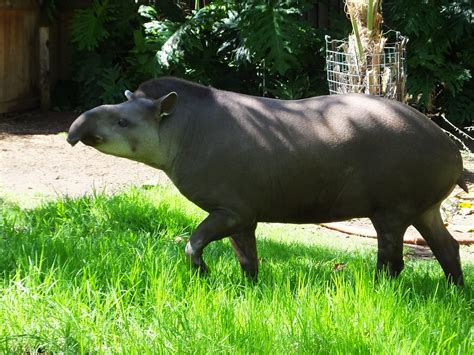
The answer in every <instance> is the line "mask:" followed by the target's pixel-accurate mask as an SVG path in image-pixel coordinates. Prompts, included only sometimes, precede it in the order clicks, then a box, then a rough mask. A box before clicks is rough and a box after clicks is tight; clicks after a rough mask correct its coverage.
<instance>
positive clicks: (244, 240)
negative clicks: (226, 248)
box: [230, 225, 258, 280]
mask: <svg viewBox="0 0 474 355" xmlns="http://www.w3.org/2000/svg"><path fill="white" fill-rule="evenodd" d="M255 228H256V225H255V226H253V227H251V228H249V229H248V230H245V231H243V232H241V233H238V234H234V235H232V236H231V238H230V241H231V243H232V246H233V247H234V250H235V253H236V254H237V258H238V259H239V262H240V266H241V267H242V270H243V271H244V272H245V274H246V275H247V276H248V277H249V278H250V279H254V280H256V279H257V275H258V257H257V241H256V239H255Z"/></svg>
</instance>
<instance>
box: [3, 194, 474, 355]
mask: <svg viewBox="0 0 474 355" xmlns="http://www.w3.org/2000/svg"><path fill="white" fill-rule="evenodd" d="M0 208H1V212H0V270H1V278H0V352H8V353H12V352H15V353H27V352H29V353H32V352H33V353H34V352H38V353H42V352H46V353H59V352H66V353H97V352H98V353H132V354H133V353H198V354H204V353H278V354H279V353H351V354H352V353H377V354H390V353H398V354H408V353H414V354H418V353H419V354H426V353H440V354H451V353H456V354H458V353H459V354H467V353H472V352H473V347H474V344H473V342H474V333H473V325H474V320H473V310H474V302H473V295H474V292H473V286H472V285H473V284H474V265H473V264H469V263H468V264H466V263H465V265H464V269H465V279H466V284H467V286H466V287H465V288H463V289H458V288H455V287H451V286H448V285H446V283H445V281H444V276H443V274H442V272H441V268H440V266H439V264H438V263H437V262H436V261H434V260H413V259H411V260H408V261H407V265H406V268H405V271H404V272H403V273H402V275H401V277H400V278H399V279H396V280H385V279H382V280H380V281H379V282H377V283H375V282H374V267H375V249H374V248H368V249H367V248H365V249H357V250H356V251H354V252H347V251H346V250H343V249H341V248H337V247H331V246H328V245H327V244H324V245H318V244H317V240H318V235H314V240H315V242H311V243H310V244H308V243H306V242H305V240H306V239H307V235H305V236H301V231H300V230H299V229H295V228H293V227H291V226H286V227H285V226H276V227H275V226H270V227H265V226H264V227H263V228H260V229H259V235H258V237H259V242H258V247H259V254H260V258H261V271H260V278H259V281H258V282H256V283H252V282H249V281H247V280H246V279H245V278H244V277H243V276H242V275H241V272H240V268H239V266H238V263H237V261H236V259H235V257H234V255H233V251H232V249H231V247H230V244H229V243H228V241H226V240H224V241H222V242H216V243H213V244H211V245H210V246H209V247H208V248H207V249H206V252H205V259H206V260H207V263H208V265H209V267H210V268H211V274H210V275H209V276H207V277H200V276H199V275H196V274H195V273H193V272H192V270H190V267H189V264H188V262H187V260H186V258H185V256H184V245H185V243H186V239H187V238H188V236H189V234H190V232H191V231H192V230H193V228H195V227H196V225H197V224H198V223H199V221H200V220H201V219H202V218H203V216H204V213H203V212H202V211H200V210H198V209H197V208H196V207H194V206H193V205H192V204H190V203H189V202H187V201H186V200H185V199H184V198H182V197H180V196H179V194H178V193H177V192H176V191H175V190H174V189H171V188H140V189H131V190H128V191H126V192H123V193H121V194H118V195H115V196H113V197H110V196H106V195H101V194H97V195H95V196H92V197H84V198H79V199H58V200H57V201H54V202H46V203H44V204H42V205H40V206H36V207H31V208H24V207H20V206H18V205H16V204H14V203H11V202H5V201H3V202H2V201H1V200H0ZM283 234H284V235H285V236H286V237H285V238H281V236H282V235H283Z"/></svg>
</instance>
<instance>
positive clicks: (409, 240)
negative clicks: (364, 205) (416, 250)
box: [321, 222, 474, 245]
mask: <svg viewBox="0 0 474 355" xmlns="http://www.w3.org/2000/svg"><path fill="white" fill-rule="evenodd" d="M321 226H322V227H325V228H327V229H331V230H335V231H337V232H341V233H345V234H349V235H358V236H361V237H366V238H375V239H376V238H377V233H376V232H375V230H373V229H371V228H364V227H355V226H349V225H347V224H344V223H338V222H335V223H323V224H321ZM453 237H454V239H456V240H457V241H458V243H459V244H463V245H470V244H474V238H469V237H463V236H453ZM403 243H405V244H413V245H426V241H425V240H424V239H423V238H421V237H405V238H403Z"/></svg>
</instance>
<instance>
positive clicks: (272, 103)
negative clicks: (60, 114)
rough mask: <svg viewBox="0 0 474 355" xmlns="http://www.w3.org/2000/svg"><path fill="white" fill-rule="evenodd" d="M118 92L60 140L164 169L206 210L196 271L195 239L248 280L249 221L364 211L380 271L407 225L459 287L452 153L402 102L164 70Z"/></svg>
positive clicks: (252, 244)
mask: <svg viewBox="0 0 474 355" xmlns="http://www.w3.org/2000/svg"><path fill="white" fill-rule="evenodd" d="M125 95H126V97H127V99H128V100H127V101H125V102H123V103H120V104H116V105H103V106H99V107H96V108H94V109H92V110H90V111H87V112H85V113H83V114H82V115H80V116H79V117H78V118H77V119H76V120H75V121H74V122H73V124H72V125H71V127H70V129H69V134H68V138H67V140H68V142H69V143H70V144H72V145H75V144H76V143H77V142H79V141H81V142H82V143H84V144H86V145H89V146H92V147H94V148H96V149H97V150H99V151H101V152H103V153H106V154H111V155H115V156H119V157H125V158H128V159H132V160H136V161H139V162H142V163H145V164H148V165H150V166H152V167H155V168H158V169H161V170H163V171H164V172H165V173H166V174H167V175H168V177H169V178H170V179H171V180H172V182H173V183H174V184H175V185H176V187H177V188H178V189H179V191H180V192H181V193H182V194H183V195H184V196H185V197H186V198H188V199H189V200H190V201H192V202H193V203H195V204H196V205H198V206H199V207H201V208H202V209H204V210H205V211H206V212H208V213H209V214H208V216H207V217H206V218H205V219H204V221H202V222H201V223H200V224H199V226H198V227H197V228H196V230H194V232H193V233H192V234H191V237H190V239H189V242H188V243H187V245H186V254H187V255H188V257H189V258H190V260H191V263H192V265H193V266H195V267H196V268H198V269H199V270H200V271H201V272H202V273H205V272H206V271H207V266H206V264H205V263H204V260H203V251H204V248H205V247H206V246H207V245H208V244H209V243H211V242H212V241H215V240H219V239H221V238H224V237H227V236H228V237H230V240H231V243H232V246H233V248H234V249H235V252H236V254H237V257H238V259H239V262H240V264H241V266H242V269H243V271H244V272H245V273H246V274H247V275H248V276H249V277H250V278H256V277H257V274H258V258H257V248H256V240H255V228H256V226H257V223H258V222H281V223H323V222H333V221H340V220H345V219H349V218H357V217H368V218H370V220H371V221H372V223H373V225H374V227H375V230H376V231H377V236H378V255H377V270H378V271H384V272H386V273H387V274H388V275H390V276H397V275H398V274H399V273H400V272H401V271H402V269H403V266H404V262H403V235H404V233H405V231H406V229H407V228H408V227H409V226H410V225H413V226H415V228H416V229H417V230H418V231H419V232H420V233H421V235H422V236H423V238H424V239H425V240H426V242H427V243H428V245H429V247H430V248H431V250H432V251H433V253H434V255H435V256H436V258H437V260H438V261H439V263H440V264H441V267H442V268H443V270H444V273H445V275H446V277H447V279H448V280H449V281H450V282H453V283H455V284H457V285H462V284H463V274H462V269H461V262H460V257H459V244H458V243H457V242H456V240H455V239H454V238H453V237H452V236H451V235H450V233H449V232H448V230H447V229H446V227H445V225H444V223H443V220H442V218H441V214H440V205H441V202H442V201H443V200H444V199H445V198H446V197H447V196H448V195H449V194H450V192H451V191H452V190H453V189H454V187H455V186H456V185H459V186H460V187H462V188H463V189H464V190H467V187H466V184H465V182H464V180H463V166H462V158H461V155H460V152H459V150H458V148H457V147H456V145H455V144H454V143H453V142H452V141H451V139H450V138H449V137H448V136H447V135H446V134H445V133H444V132H443V131H442V130H441V129H440V128H439V127H438V126H437V125H436V124H434V123H433V122H432V121H431V120H430V119H428V118H427V117H426V116H425V115H423V114H421V113H420V112H418V111H417V110H415V109H413V108H411V107H410V106H408V105H405V104H402V103H399V102H396V101H392V100H388V99H383V98H378V97H374V96H370V95H363V94H345V95H332V96H319V97H314V98H309V99H303V100H289V101H285V100H277V99H270V98H263V97H254V96H248V95H243V94H238V93H233V92H229V91H223V90H217V89H214V88H210V87H205V86H201V85H198V84H194V83H191V82H188V81H185V80H180V79H176V78H172V77H166V78H160V79H152V80H150V81H147V82H145V83H143V84H141V85H140V86H139V88H138V89H137V90H136V91H135V92H134V93H132V92H130V91H126V92H125Z"/></svg>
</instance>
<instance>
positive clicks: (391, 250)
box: [371, 214, 408, 277]
mask: <svg viewBox="0 0 474 355" xmlns="http://www.w3.org/2000/svg"><path fill="white" fill-rule="evenodd" d="M371 221H372V224H373V225H374V228H375V230H376V232H377V244H378V252H377V272H381V271H383V272H386V273H387V274H388V275H389V276H393V277H396V276H398V275H399V274H400V272H401V271H402V270H403V266H404V262H403V235H404V234H405V231H406V229H407V228H408V225H407V224H406V223H403V222H401V221H400V218H396V217H394V216H390V215H388V214H383V215H377V216H374V217H372V218H371Z"/></svg>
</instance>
